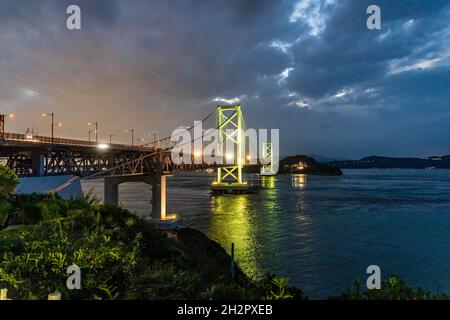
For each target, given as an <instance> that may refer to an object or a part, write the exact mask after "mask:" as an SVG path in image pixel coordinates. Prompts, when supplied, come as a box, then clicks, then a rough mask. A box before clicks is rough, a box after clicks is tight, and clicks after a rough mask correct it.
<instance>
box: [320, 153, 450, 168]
mask: <svg viewBox="0 0 450 320" xmlns="http://www.w3.org/2000/svg"><path fill="white" fill-rule="evenodd" d="M328 164H330V165H333V166H336V167H338V168H341V169H375V168H378V169H394V168H400V169H450V155H446V156H431V157H426V158H394V157H380V156H370V157H365V158H362V159H360V160H343V161H330V162H328Z"/></svg>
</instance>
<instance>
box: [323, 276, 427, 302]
mask: <svg viewBox="0 0 450 320" xmlns="http://www.w3.org/2000/svg"><path fill="white" fill-rule="evenodd" d="M331 298H332V299H345V300H429V299H432V298H433V296H432V295H431V294H430V293H429V292H426V291H424V290H423V289H421V288H416V289H413V288H410V287H409V286H408V285H407V284H406V283H405V282H404V281H403V280H401V279H400V278H399V277H398V276H396V275H391V276H389V277H388V278H387V279H386V280H384V281H382V283H381V288H380V289H372V290H366V291H364V292H363V291H362V290H361V283H360V282H359V281H355V283H354V285H353V286H351V287H349V288H348V289H347V290H346V291H345V292H344V293H342V294H341V295H340V296H336V297H331Z"/></svg>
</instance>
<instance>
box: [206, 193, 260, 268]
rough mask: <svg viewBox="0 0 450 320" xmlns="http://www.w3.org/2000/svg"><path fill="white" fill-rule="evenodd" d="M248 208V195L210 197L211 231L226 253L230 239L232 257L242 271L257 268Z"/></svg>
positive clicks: (229, 245) (254, 231)
mask: <svg viewBox="0 0 450 320" xmlns="http://www.w3.org/2000/svg"><path fill="white" fill-rule="evenodd" d="M250 210H251V209H250V205H249V199H248V195H237V196H236V195H235V196H220V197H212V198H211V211H212V215H211V223H210V234H211V235H212V236H213V238H215V239H216V240H217V241H218V242H219V243H220V244H222V246H223V247H224V249H225V250H226V251H227V253H230V251H231V250H230V247H231V243H232V242H233V243H234V245H235V259H236V260H237V261H238V262H239V263H240V264H242V266H243V269H246V270H245V271H247V272H248V271H250V273H255V272H257V270H259V268H258V265H257V261H258V259H257V252H256V247H257V246H255V243H254V242H255V233H256V227H255V225H253V224H252V222H251V220H252V217H251V214H250V212H249V211H250Z"/></svg>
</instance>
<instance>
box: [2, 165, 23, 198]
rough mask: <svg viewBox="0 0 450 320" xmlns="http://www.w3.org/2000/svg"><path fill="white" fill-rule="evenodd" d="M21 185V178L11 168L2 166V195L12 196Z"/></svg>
mask: <svg viewBox="0 0 450 320" xmlns="http://www.w3.org/2000/svg"><path fill="white" fill-rule="evenodd" d="M18 184H19V178H18V177H17V175H16V173H15V172H14V171H13V170H11V169H10V168H9V167H6V166H3V165H0V193H5V194H11V193H13V192H14V191H15V189H16V186H17V185H18Z"/></svg>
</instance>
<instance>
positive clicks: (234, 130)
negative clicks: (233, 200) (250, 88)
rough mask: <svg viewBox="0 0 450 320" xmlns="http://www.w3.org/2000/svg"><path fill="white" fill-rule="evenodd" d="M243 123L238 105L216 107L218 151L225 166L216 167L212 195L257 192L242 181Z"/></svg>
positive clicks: (256, 189) (253, 187) (243, 161)
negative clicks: (215, 178)
mask: <svg viewBox="0 0 450 320" xmlns="http://www.w3.org/2000/svg"><path fill="white" fill-rule="evenodd" d="M244 123H245V122H244V118H243V116H242V110H241V106H240V105H229V106H217V129H218V131H219V136H218V138H219V141H218V150H219V157H220V158H221V160H222V163H225V164H224V165H218V166H217V180H216V181H214V182H213V183H212V184H211V192H212V194H214V195H219V194H225V193H231V194H242V193H255V192H257V191H258V188H256V187H255V186H251V185H250V184H248V182H247V181H243V179H242V168H243V167H244V163H245V159H244V154H245V136H244V126H245V125H244Z"/></svg>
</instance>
